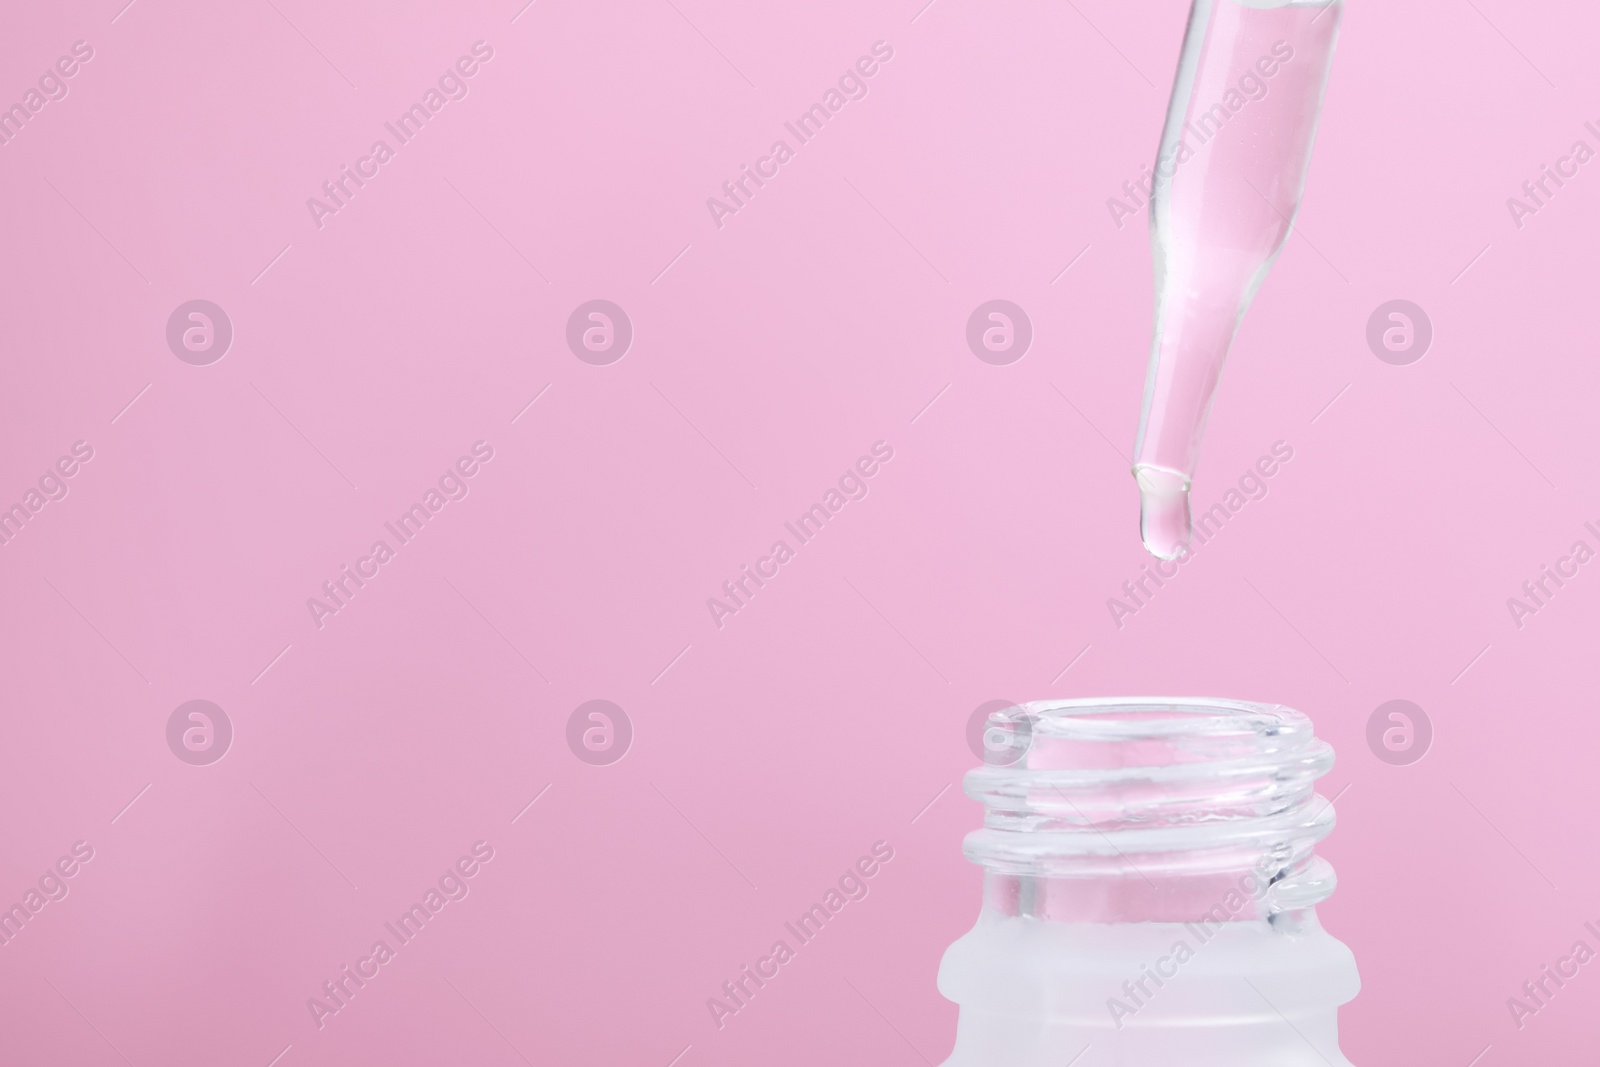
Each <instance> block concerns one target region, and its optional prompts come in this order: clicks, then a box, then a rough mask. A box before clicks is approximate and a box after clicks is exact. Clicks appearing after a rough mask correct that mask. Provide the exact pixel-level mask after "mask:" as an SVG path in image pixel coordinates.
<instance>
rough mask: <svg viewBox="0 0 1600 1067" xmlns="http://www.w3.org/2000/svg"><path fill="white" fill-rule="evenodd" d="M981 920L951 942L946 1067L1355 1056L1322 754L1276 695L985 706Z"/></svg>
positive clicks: (945, 986) (976, 775)
mask: <svg viewBox="0 0 1600 1067" xmlns="http://www.w3.org/2000/svg"><path fill="white" fill-rule="evenodd" d="M985 747H986V750H987V751H988V752H989V762H988V763H986V765H985V766H983V767H979V768H976V769H974V770H973V771H971V772H969V773H968V774H967V776H966V779H965V783H964V785H965V790H966V793H967V795H968V796H969V797H971V798H973V799H974V800H977V801H979V802H981V803H982V804H983V808H984V819H983V826H982V827H981V828H980V829H978V830H975V831H973V832H972V833H971V834H969V835H968V836H967V838H966V841H965V844H964V850H965V852H966V855H967V857H968V858H969V859H971V860H973V861H974V862H976V863H978V864H980V865H981V866H982V867H983V869H984V896H983V904H982V908H981V910H980V913H979V918H978V922H977V925H976V926H974V928H973V929H972V931H971V932H969V933H968V934H967V935H965V936H964V937H963V938H961V939H960V940H959V941H957V942H956V943H955V944H954V945H952V946H951V947H950V949H949V950H948V951H947V952H946V954H945V958H944V962H943V964H942V965H941V967H940V971H939V988H940V991H941V992H942V993H944V995H945V996H946V997H947V998H949V999H950V1000H953V1001H955V1002H956V1003H957V1004H959V1005H960V1006H961V1016H960V1023H959V1025H958V1030H957V1039H956V1047H955V1051H954V1052H953V1054H952V1055H951V1058H950V1059H949V1060H947V1061H946V1065H947V1067H976V1065H978V1064H983V1065H985V1067H1033V1065H1041V1067H1042V1065H1045V1064H1050V1065H1053V1067H1062V1065H1063V1064H1066V1063H1068V1062H1072V1061H1073V1058H1074V1057H1076V1056H1081V1059H1078V1060H1077V1061H1076V1067H1095V1065H1096V1064H1105V1065H1112V1064H1115V1065H1118V1067H1147V1065H1148V1067H1156V1065H1160V1067H1186V1065H1192V1067H1199V1065H1212V1064H1215V1065H1218V1067H1221V1065H1223V1064H1226V1065H1228V1067H1257V1065H1258V1067H1268V1065H1271V1067H1299V1065H1301V1064H1304V1065H1306V1067H1310V1065H1313V1064H1323V1065H1332V1067H1348V1063H1347V1061H1346V1060H1345V1059H1344V1057H1343V1056H1342V1054H1340V1052H1339V1049H1338V1033H1337V1029H1338V1028H1337V1009H1338V1006H1339V1005H1340V1004H1342V1003H1344V1002H1346V1001H1348V1000H1350V999H1351V998H1352V997H1354V996H1355V994H1356V991H1357V989H1358V988H1359V981H1358V978H1357V975H1356V969H1355V963H1354V959H1353V958H1352V957H1351V955H1350V952H1349V950H1348V949H1347V948H1346V947H1345V946H1344V945H1343V944H1341V943H1340V942H1339V941H1337V940H1335V939H1334V938H1333V937H1331V936H1330V935H1329V934H1328V933H1327V932H1326V931H1324V930H1323V929H1322V927H1321V925H1320V923H1319V922H1318V920H1317V916H1316V908H1315V905H1316V904H1317V903H1318V902H1319V901H1322V900H1324V899H1326V898H1327V897H1328V896H1329V895H1330V894H1331V893H1332V892H1333V889H1334V884H1335V882H1334V874H1333V870H1332V868H1331V867H1330V866H1329V865H1328V864H1327V863H1326V862H1325V861H1323V860H1321V859H1319V858H1318V857H1316V856H1315V854H1314V847H1315V845H1316V842H1317V841H1319V840H1321V839H1322V838H1323V837H1325V836H1326V835H1327V834H1328V833H1329V832H1330V831H1331V830H1332V829H1333V825H1334V813H1333V806H1332V804H1330V803H1329V802H1328V801H1327V800H1326V799H1325V798H1323V797H1321V796H1319V795H1318V794H1317V793H1316V790H1315V783H1316V780H1317V778H1319V777H1320V776H1321V775H1323V774H1325V773H1326V772H1327V771H1328V769H1329V768H1330V767H1331V766H1332V764H1333V751H1332V749H1331V748H1330V747H1329V746H1328V745H1327V744H1326V743H1325V742H1323V741H1321V740H1318V739H1317V738H1316V737H1315V736H1314V734H1313V731H1312V728H1311V724H1310V722H1309V721H1308V720H1307V719H1306V717H1305V716H1303V715H1301V714H1300V713H1299V712H1296V711H1294V710H1292V709H1290V708H1285V707H1281V706H1277V705H1267V704H1254V703H1249V702H1243V701H1227V700H1212V699H1201V698H1181V699H1167V698H1129V699H1116V700H1106V699H1100V700H1082V701H1044V702H1037V703H1033V704H1026V705H1020V706H1017V707H1015V708H1011V709H1008V710H1006V711H1003V712H997V713H996V714H995V715H994V716H992V717H991V720H990V723H989V730H988V733H987V735H986V738H985Z"/></svg>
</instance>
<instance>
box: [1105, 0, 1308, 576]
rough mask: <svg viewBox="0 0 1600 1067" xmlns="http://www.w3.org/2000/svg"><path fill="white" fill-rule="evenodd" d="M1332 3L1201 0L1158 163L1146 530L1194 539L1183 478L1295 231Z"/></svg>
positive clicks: (1145, 427) (1148, 541)
mask: <svg viewBox="0 0 1600 1067" xmlns="http://www.w3.org/2000/svg"><path fill="white" fill-rule="evenodd" d="M1339 17H1340V3H1339V0H1331V2H1330V0H1315V2H1282V0H1279V2H1273V0H1195V4H1194V7H1193V9H1192V10H1191V12H1190V15H1189V28H1188V31H1187V33H1186V34H1185V36H1184V42H1183V51H1182V53H1181V57H1180V59H1179V64H1178V73H1177V78H1176V80H1175V82H1174V84H1173V89H1172V101H1171V103H1170V105H1169V107H1168V110H1167V120H1166V126H1165V128H1164V129H1163V131H1162V135H1161V145H1160V148H1159V150H1158V152H1157V156H1156V165H1155V167H1154V171H1155V178H1154V187H1153V192H1152V196H1151V206H1150V232H1151V243H1152V247H1153V252H1154V257H1155V284H1156V302H1155V329H1154V337H1153V341H1152V344H1151V353H1150V368H1149V373H1148V375H1147V378H1146V381H1145V392H1144V407H1143V412H1142V414H1141V417H1140V420H1139V437H1138V441H1137V443H1136V445H1135V448H1134V462H1133V470H1134V477H1135V479H1136V480H1137V482H1138V485H1139V492H1140V534H1141V537H1142V538H1143V539H1144V543H1145V546H1146V548H1148V549H1149V550H1150V552H1151V553H1153V554H1154V555H1156V556H1158V557H1160V558H1162V559H1172V558H1175V557H1176V556H1177V555H1178V554H1179V553H1180V552H1181V551H1183V549H1184V546H1186V545H1187V544H1188V541H1189V537H1190V532H1191V529H1190V518H1189V486H1190V483H1191V481H1192V479H1193V477H1194V472H1195V466H1196V463H1197V461H1198V459H1199V454H1200V442H1201V438H1202V437H1203V436H1204V434H1205V428H1206V417H1207V415H1208V413H1209V411H1210V408H1211V399H1212V396H1213V394H1214V393H1215V391H1216V387H1217V380H1218V378H1219V377H1220V375H1221V374H1222V366H1223V363H1224V361H1225V360H1226V359H1227V355H1228V347H1229V345H1230V344H1231V343H1232V341H1233V336H1234V333H1235V331H1236V330H1237V328H1238V325H1239V321H1240V319H1241V318H1242V317H1243V316H1244V313H1245V311H1246V309H1247V308H1248V307H1249V306H1250V301H1251V299H1252V298H1253V297H1254V296H1255V293H1256V290H1257V289H1258V288H1260V286H1261V282H1262V281H1263V280H1264V279H1265V278H1266V275H1267V270H1268V269H1269V268H1270V267H1271V265H1272V261H1273V259H1274V258H1275V257H1276V256H1277V254H1278V251H1279V249H1281V248H1282V247H1283V242H1284V239H1285V238H1286V237H1287V236H1288V234H1289V228H1290V225H1291V224H1292V222H1293V219H1294V215H1295V211H1296V209H1297V208H1298V207H1299V205H1300V193H1301V190H1302V188H1303V187H1304V185H1305V177H1306V169H1307V166H1308V165H1309V163H1310V160H1311V144H1312V140H1313V138H1314V136H1315V133H1316V128H1317V116H1318V113H1319V112H1320V111H1321V108H1322V94H1323V88H1324V86H1325V84H1326V82H1327V75H1328V67H1329V64H1330V63H1331V62H1332V59H1333V50H1334V43H1335V41H1336V39H1337V37H1338V29H1339Z"/></svg>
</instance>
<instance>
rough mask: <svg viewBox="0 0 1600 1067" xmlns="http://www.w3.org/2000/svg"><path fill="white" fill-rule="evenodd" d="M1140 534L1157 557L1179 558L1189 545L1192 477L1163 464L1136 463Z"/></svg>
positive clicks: (1148, 548) (1146, 545)
mask: <svg viewBox="0 0 1600 1067" xmlns="http://www.w3.org/2000/svg"><path fill="white" fill-rule="evenodd" d="M1133 476H1134V479H1135V480H1136V481H1137V482H1138V483H1139V536H1140V538H1141V539H1142V540H1143V541H1144V547H1145V549H1146V550H1147V551H1148V552H1149V553H1150V554H1151V555H1152V556H1155V557H1156V558H1157V559H1177V558H1178V556H1179V555H1181V554H1182V553H1183V551H1184V550H1185V549H1186V548H1187V547H1188V545H1189V538H1190V536H1191V533H1192V529H1191V527H1190V524H1189V479H1188V478H1186V477H1184V476H1183V475H1182V474H1180V473H1178V472H1177V471H1171V470H1167V469H1165V468H1163V467H1135V468H1134V469H1133Z"/></svg>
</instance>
